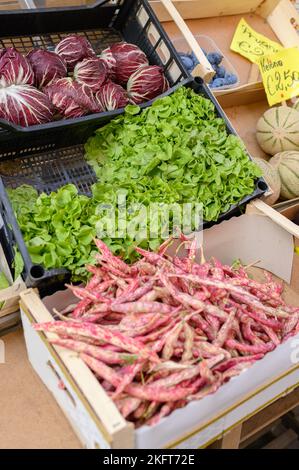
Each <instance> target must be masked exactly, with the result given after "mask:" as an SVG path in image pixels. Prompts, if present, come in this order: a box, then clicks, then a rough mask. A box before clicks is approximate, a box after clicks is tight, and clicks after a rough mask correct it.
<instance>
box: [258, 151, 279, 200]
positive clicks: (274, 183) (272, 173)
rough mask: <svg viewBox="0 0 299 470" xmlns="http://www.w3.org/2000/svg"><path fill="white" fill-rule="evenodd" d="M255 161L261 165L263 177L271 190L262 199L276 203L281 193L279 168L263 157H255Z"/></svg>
mask: <svg viewBox="0 0 299 470" xmlns="http://www.w3.org/2000/svg"><path fill="white" fill-rule="evenodd" d="M254 162H255V163H256V164H257V165H258V166H259V167H260V169H261V170H262V172H263V177H264V179H265V181H266V183H267V184H268V186H269V188H270V192H271V191H272V194H269V196H267V193H266V194H265V195H264V196H263V197H262V199H263V200H264V201H265V202H266V203H267V204H269V205H272V204H275V202H276V201H277V199H278V198H279V195H280V189H281V183H280V177H279V173H278V169H277V168H276V167H275V166H274V165H270V163H269V162H267V161H266V160H263V159H262V158H254Z"/></svg>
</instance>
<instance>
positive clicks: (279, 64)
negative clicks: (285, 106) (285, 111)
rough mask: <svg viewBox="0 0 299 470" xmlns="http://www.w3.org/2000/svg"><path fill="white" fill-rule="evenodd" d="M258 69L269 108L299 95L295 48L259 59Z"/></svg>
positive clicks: (298, 71)
mask: <svg viewBox="0 0 299 470" xmlns="http://www.w3.org/2000/svg"><path fill="white" fill-rule="evenodd" d="M259 67H260V71H261V75H262V79H263V83H264V87H265V90H266V94H267V98H268V102H269V105H270V106H272V105H274V104H277V103H281V102H282V101H285V100H288V99H290V98H293V97H294V96H298V95H299V49H298V48H297V47H292V48H290V49H283V50H282V51H280V52H277V53H276V54H271V55H268V56H265V57H263V58H261V59H260V62H259Z"/></svg>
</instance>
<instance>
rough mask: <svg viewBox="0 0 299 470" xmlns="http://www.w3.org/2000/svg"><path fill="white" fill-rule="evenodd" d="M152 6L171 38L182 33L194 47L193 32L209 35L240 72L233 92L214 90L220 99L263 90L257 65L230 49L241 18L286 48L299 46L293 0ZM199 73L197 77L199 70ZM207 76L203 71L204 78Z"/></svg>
mask: <svg viewBox="0 0 299 470" xmlns="http://www.w3.org/2000/svg"><path fill="white" fill-rule="evenodd" d="M151 5H152V7H153V9H154V10H155V12H156V14H157V16H158V18H159V20H160V21H162V22H163V26H164V28H165V29H166V31H167V32H168V34H169V36H170V37H175V36H177V35H178V31H179V30H180V34H181V35H183V36H184V37H185V39H186V41H187V42H188V43H189V46H190V47H191V46H192V45H191V42H190V40H189V39H190V36H189V33H190V31H191V32H192V33H193V34H204V35H207V36H210V37H211V38H212V39H213V40H214V41H215V42H216V44H217V45H218V47H219V48H220V49H221V50H222V52H223V54H224V55H225V56H226V57H227V59H228V60H229V61H230V62H231V63H232V65H233V66H234V68H235V69H236V70H237V72H238V75H239V78H240V86H238V87H235V88H233V89H230V90H217V89H215V90H213V92H214V93H215V95H217V96H221V95H224V94H226V93H231V92H232V91H233V92H234V93H238V92H239V91H243V92H248V93H251V92H252V91H260V90H261V89H263V84H262V82H261V78H260V75H259V70H258V67H257V65H255V64H251V62H249V61H248V60H247V59H245V58H244V57H242V56H240V55H239V54H236V53H234V52H233V51H231V50H230V44H231V41H232V38H233V34H234V31H235V29H236V27H237V25H238V22H239V21H240V19H241V18H245V20H246V21H247V22H248V23H249V24H250V25H251V26H252V27H253V28H254V29H256V30H257V31H258V32H260V33H261V34H264V35H265V36H267V37H268V38H269V39H272V40H274V41H278V42H280V43H281V44H282V45H283V46H285V47H292V46H299V34H298V32H297V31H298V28H299V14H298V12H297V10H296V8H295V6H294V4H293V3H292V2H291V1H290V0H242V1H237V0H210V1H209V2H202V1H199V0H173V2H171V0H152V1H151ZM184 20H186V21H184ZM178 28H179V30H178ZM194 52H195V54H196V51H195V50H194ZM201 57H202V55H200V56H199V57H198V58H199V60H200V58H201ZM196 73H197V75H198V70H197V71H196ZM206 73H207V72H206ZM206 73H205V72H204V71H203V72H202V74H201V76H202V78H205V75H206Z"/></svg>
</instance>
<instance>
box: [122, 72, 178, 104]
mask: <svg viewBox="0 0 299 470" xmlns="http://www.w3.org/2000/svg"><path fill="white" fill-rule="evenodd" d="M168 88H169V83H168V80H167V78H166V77H165V75H164V73H163V69H162V67H159V66H158V65H143V66H142V67H139V69H138V70H136V72H134V73H133V74H132V75H131V77H130V78H129V81H128V84H127V91H128V95H129V98H130V100H131V101H133V102H134V103H135V104H139V103H142V102H144V101H149V100H152V99H153V98H156V96H158V95H160V94H161V93H164V91H166V90H168Z"/></svg>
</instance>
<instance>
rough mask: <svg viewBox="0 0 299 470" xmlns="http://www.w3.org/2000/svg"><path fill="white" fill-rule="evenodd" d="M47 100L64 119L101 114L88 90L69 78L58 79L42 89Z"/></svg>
mask: <svg viewBox="0 0 299 470" xmlns="http://www.w3.org/2000/svg"><path fill="white" fill-rule="evenodd" d="M44 92H45V93H46V94H47V96H48V98H49V100H50V101H51V103H52V104H53V106H54V108H55V109H56V110H57V111H58V113H59V114H61V115H62V116H64V117H65V118H77V117H81V116H85V115H86V114H90V113H97V112H101V111H102V109H101V108H100V106H99V105H98V104H97V103H96V101H95V98H94V96H93V94H92V91H91V89H90V88H88V87H87V86H86V85H82V84H80V83H78V82H75V81H74V80H72V79H71V78H69V77H68V78H60V79H59V80H55V81H54V82H52V83H51V84H50V85H48V86H46V87H45V88H44Z"/></svg>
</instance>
